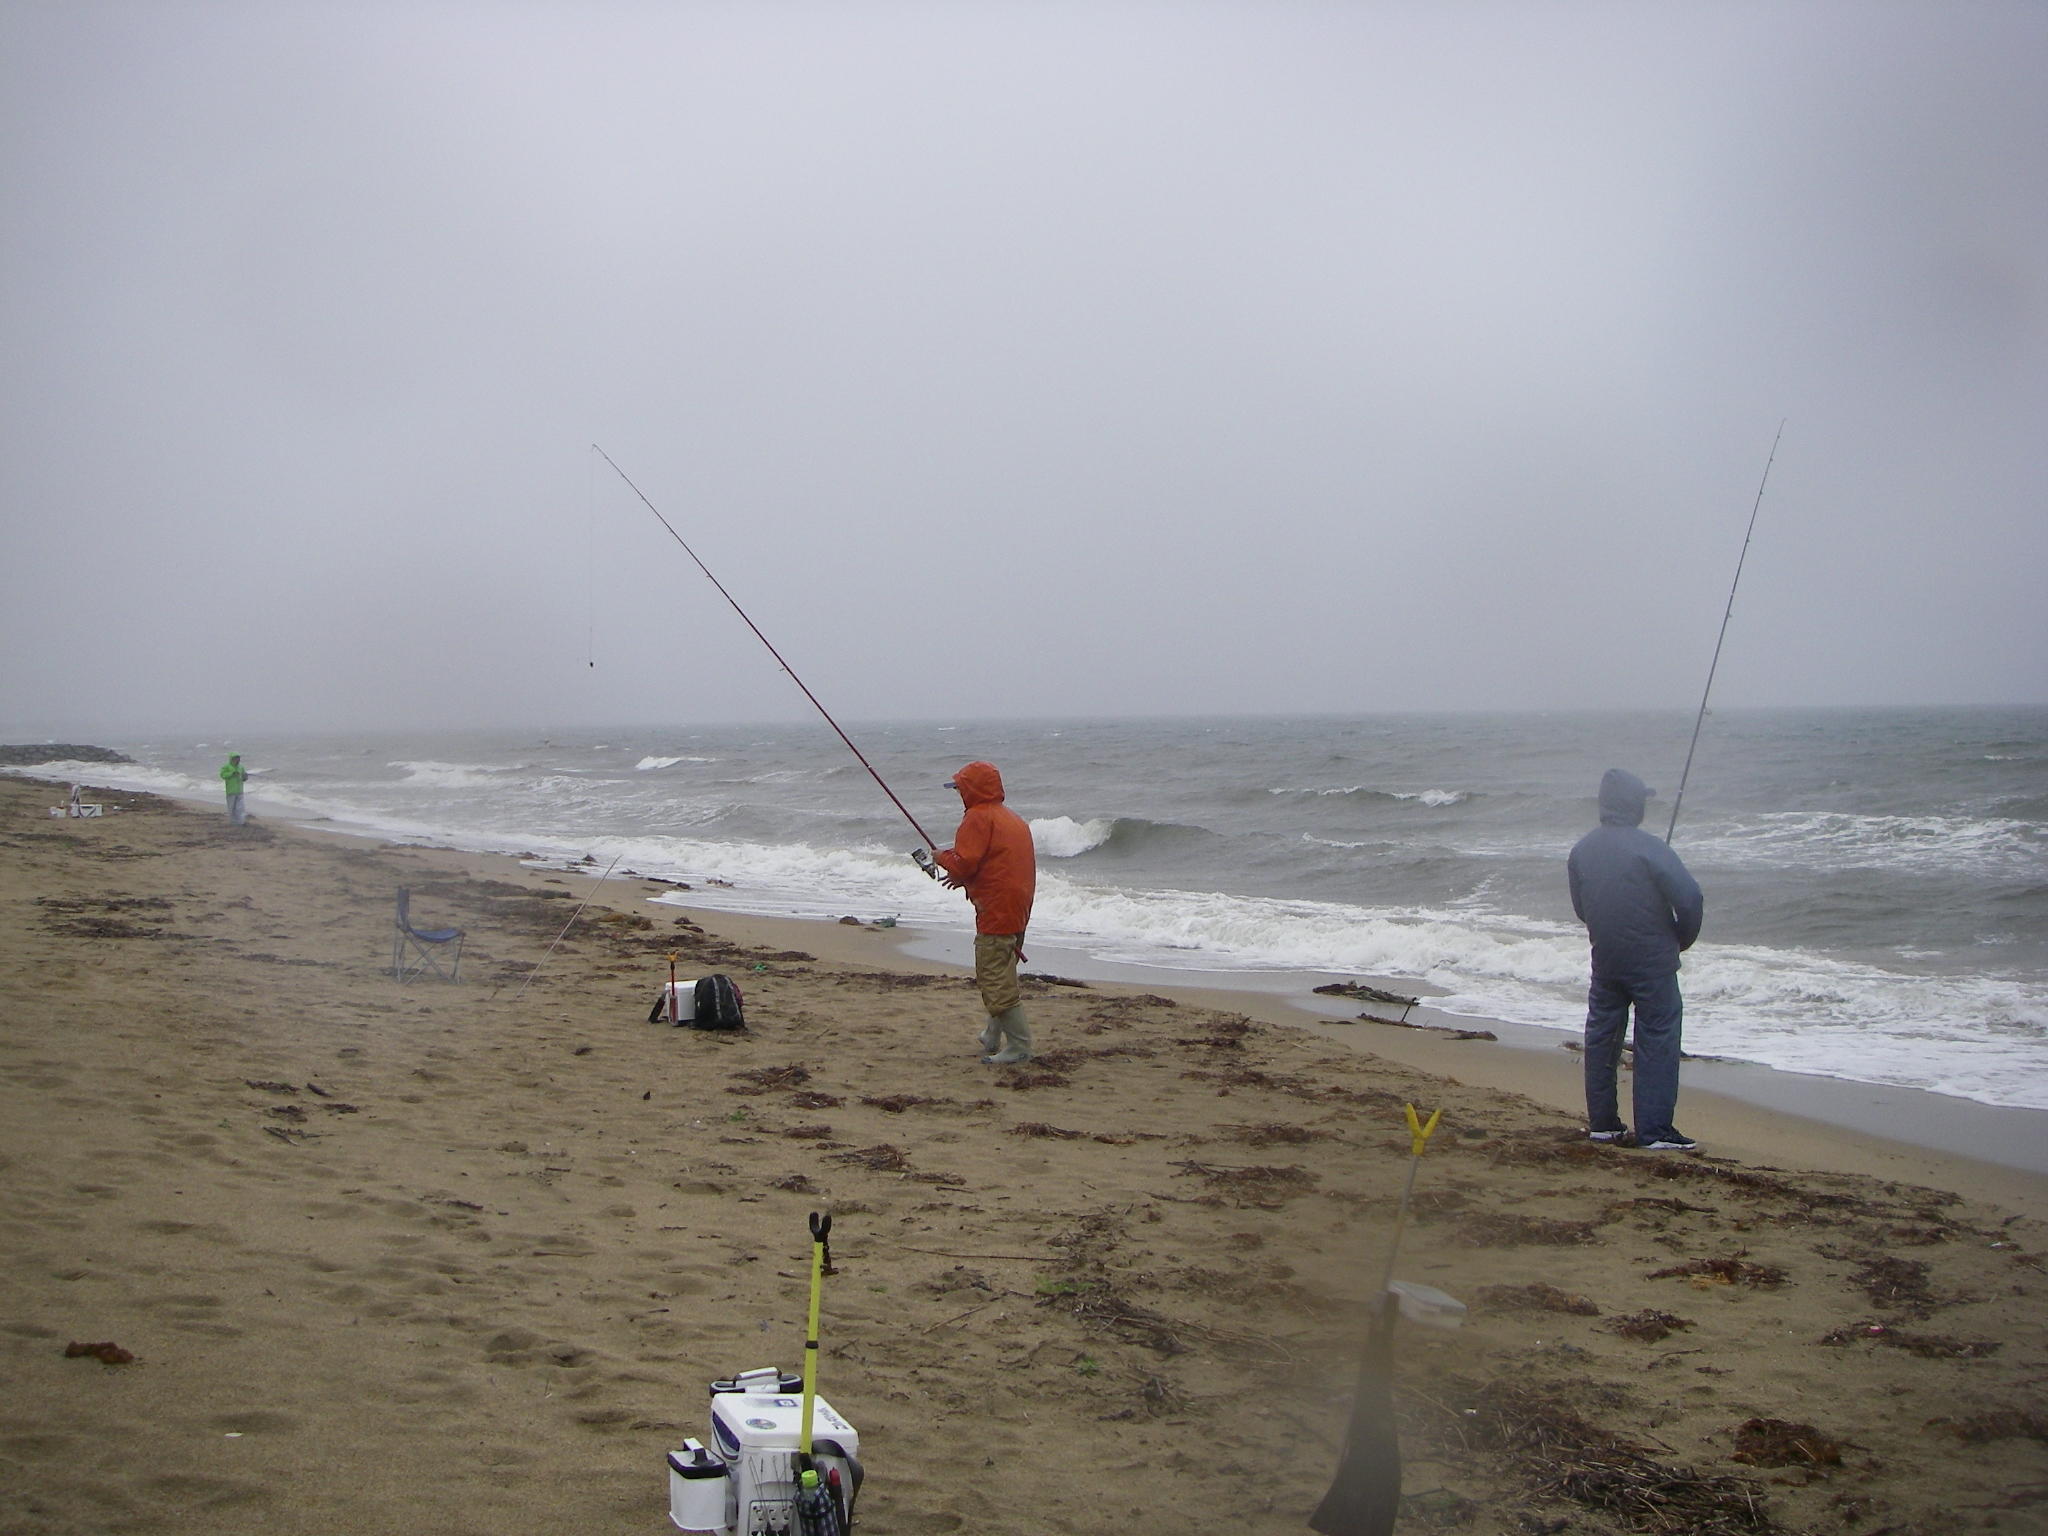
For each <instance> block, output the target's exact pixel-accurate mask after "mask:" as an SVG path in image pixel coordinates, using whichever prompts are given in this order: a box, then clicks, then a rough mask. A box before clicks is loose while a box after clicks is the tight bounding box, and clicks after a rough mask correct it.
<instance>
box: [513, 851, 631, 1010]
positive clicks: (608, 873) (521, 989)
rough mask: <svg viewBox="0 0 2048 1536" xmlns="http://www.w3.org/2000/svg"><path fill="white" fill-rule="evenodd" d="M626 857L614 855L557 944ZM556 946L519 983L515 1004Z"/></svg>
mask: <svg viewBox="0 0 2048 1536" xmlns="http://www.w3.org/2000/svg"><path fill="white" fill-rule="evenodd" d="M625 856H626V855H625V854H624V853H615V854H613V855H612V861H611V863H609V864H607V865H605V867H604V873H603V874H601V875H599V876H598V877H597V884H596V885H593V886H592V887H591V888H590V895H588V896H586V897H584V898H583V899H582V900H581V901H579V902H578V903H577V904H576V910H575V911H574V912H571V913H570V914H569V921H567V922H566V923H564V924H562V931H561V932H560V933H558V934H556V935H555V944H559V943H561V942H562V940H563V939H564V938H566V937H567V936H568V933H569V930H570V929H571V928H574V927H575V926H576V919H577V918H579V917H581V916H582V915H583V909H584V908H585V907H587V906H589V905H590V903H591V901H592V900H593V899H594V898H595V897H596V895H597V893H598V892H599V891H600V890H602V889H603V888H604V883H605V881H607V880H609V879H610V878H611V877H612V871H613V870H615V869H617V868H618V867H619V860H620V859H623V858H624V857H625ZM555 944H550V945H549V946H548V947H547V953H546V954H543V955H542V956H541V957H540V959H539V960H537V961H535V962H534V967H533V969H532V970H530V971H528V972H527V973H526V980H524V981H522V982H521V983H519V990H518V991H517V992H514V993H513V994H512V1001H513V1002H515V1003H516V1002H518V1001H519V999H521V998H522V997H524V996H526V989H527V988H528V987H530V986H532V985H533V978H534V977H536V976H538V975H539V974H540V968H541V967H542V966H543V965H546V964H547V963H548V955H552V954H553V953H554V952H555ZM500 990H501V991H502V990H503V987H502V984H501V986H500ZM497 995H498V994H497V993H496V992H493V993H492V994H491V996H492V997H496V996H497Z"/></svg>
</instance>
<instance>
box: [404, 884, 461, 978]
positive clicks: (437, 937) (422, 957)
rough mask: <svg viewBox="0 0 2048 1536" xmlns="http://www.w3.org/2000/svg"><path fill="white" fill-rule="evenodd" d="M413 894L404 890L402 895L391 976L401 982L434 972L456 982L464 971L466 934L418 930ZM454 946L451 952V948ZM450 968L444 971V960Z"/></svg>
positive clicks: (439, 929) (442, 930) (450, 929)
mask: <svg viewBox="0 0 2048 1536" xmlns="http://www.w3.org/2000/svg"><path fill="white" fill-rule="evenodd" d="M411 897H412V892H410V891H408V890H405V889H403V888H401V889H400V890H399V892H398V924H397V930H396V932H394V933H393V934H392V936H391V974H392V975H393V976H396V977H397V978H398V979H399V980H400V981H410V980H412V978H413V977H415V976H418V975H420V974H421V973H422V972H425V971H432V972H433V973H434V974H435V975H436V976H438V977H440V978H441V979H442V980H443V981H453V980H454V979H455V973H456V972H457V971H458V970H460V969H461V967H462V930H461V929H460V928H415V927H413V925H412V916H411V914H410V912H409V910H408V903H409V901H410V900H411ZM451 944H452V945H454V946H455V947H454V948H453V949H449V948H448V946H449V945H451ZM444 956H445V957H446V958H447V960H448V968H447V969H446V970H443V969H442V968H441V961H442V959H443V957H444Z"/></svg>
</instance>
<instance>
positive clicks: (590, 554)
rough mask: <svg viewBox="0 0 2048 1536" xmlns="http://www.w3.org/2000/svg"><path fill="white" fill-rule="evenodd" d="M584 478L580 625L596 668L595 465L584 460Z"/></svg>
mask: <svg viewBox="0 0 2048 1536" xmlns="http://www.w3.org/2000/svg"><path fill="white" fill-rule="evenodd" d="M585 462H586V463H587V464H588V466H589V468H588V472H587V473H586V474H585V475H584V477H583V622H584V624H585V626H586V627H587V630H588V643H589V650H590V665H591V667H592V668H593V669H595V668H596V666H597V462H596V461H595V460H594V459H593V460H586V461H585Z"/></svg>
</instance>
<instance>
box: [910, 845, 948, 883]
mask: <svg viewBox="0 0 2048 1536" xmlns="http://www.w3.org/2000/svg"><path fill="white" fill-rule="evenodd" d="M910 857H911V860H912V862H914V863H915V864H916V865H917V867H918V868H919V869H921V870H923V871H924V872H925V873H926V874H928V875H930V876H931V877H932V878H933V879H934V880H943V879H945V878H946V871H945V870H944V869H942V868H941V867H940V865H939V861H938V860H937V859H935V858H933V857H932V851H931V849H929V848H913V849H911V850H910Z"/></svg>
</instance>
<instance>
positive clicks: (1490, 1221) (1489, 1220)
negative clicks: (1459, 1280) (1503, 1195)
mask: <svg viewBox="0 0 2048 1536" xmlns="http://www.w3.org/2000/svg"><path fill="white" fill-rule="evenodd" d="M1599 1227H1600V1223H1599V1222H1597V1221H1557V1220H1553V1219H1551V1218H1549V1217H1544V1216H1521V1215H1517V1214H1515V1213H1514V1212H1512V1211H1482V1212H1478V1213H1476V1214H1474V1215H1471V1216H1468V1217H1466V1218H1465V1219H1464V1220H1463V1221H1462V1222H1460V1223H1459V1224H1458V1240H1459V1241H1460V1242H1463V1243H1468V1244H1470V1245H1471V1246H1472V1247H1474V1248H1511V1247H1515V1246H1517V1245H1522V1244H1531V1245H1538V1246H1542V1247H1549V1248H1569V1247H1573V1246H1575V1245H1577V1244H1579V1243H1593V1242H1598V1241H1599V1236H1598V1232H1599Z"/></svg>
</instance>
